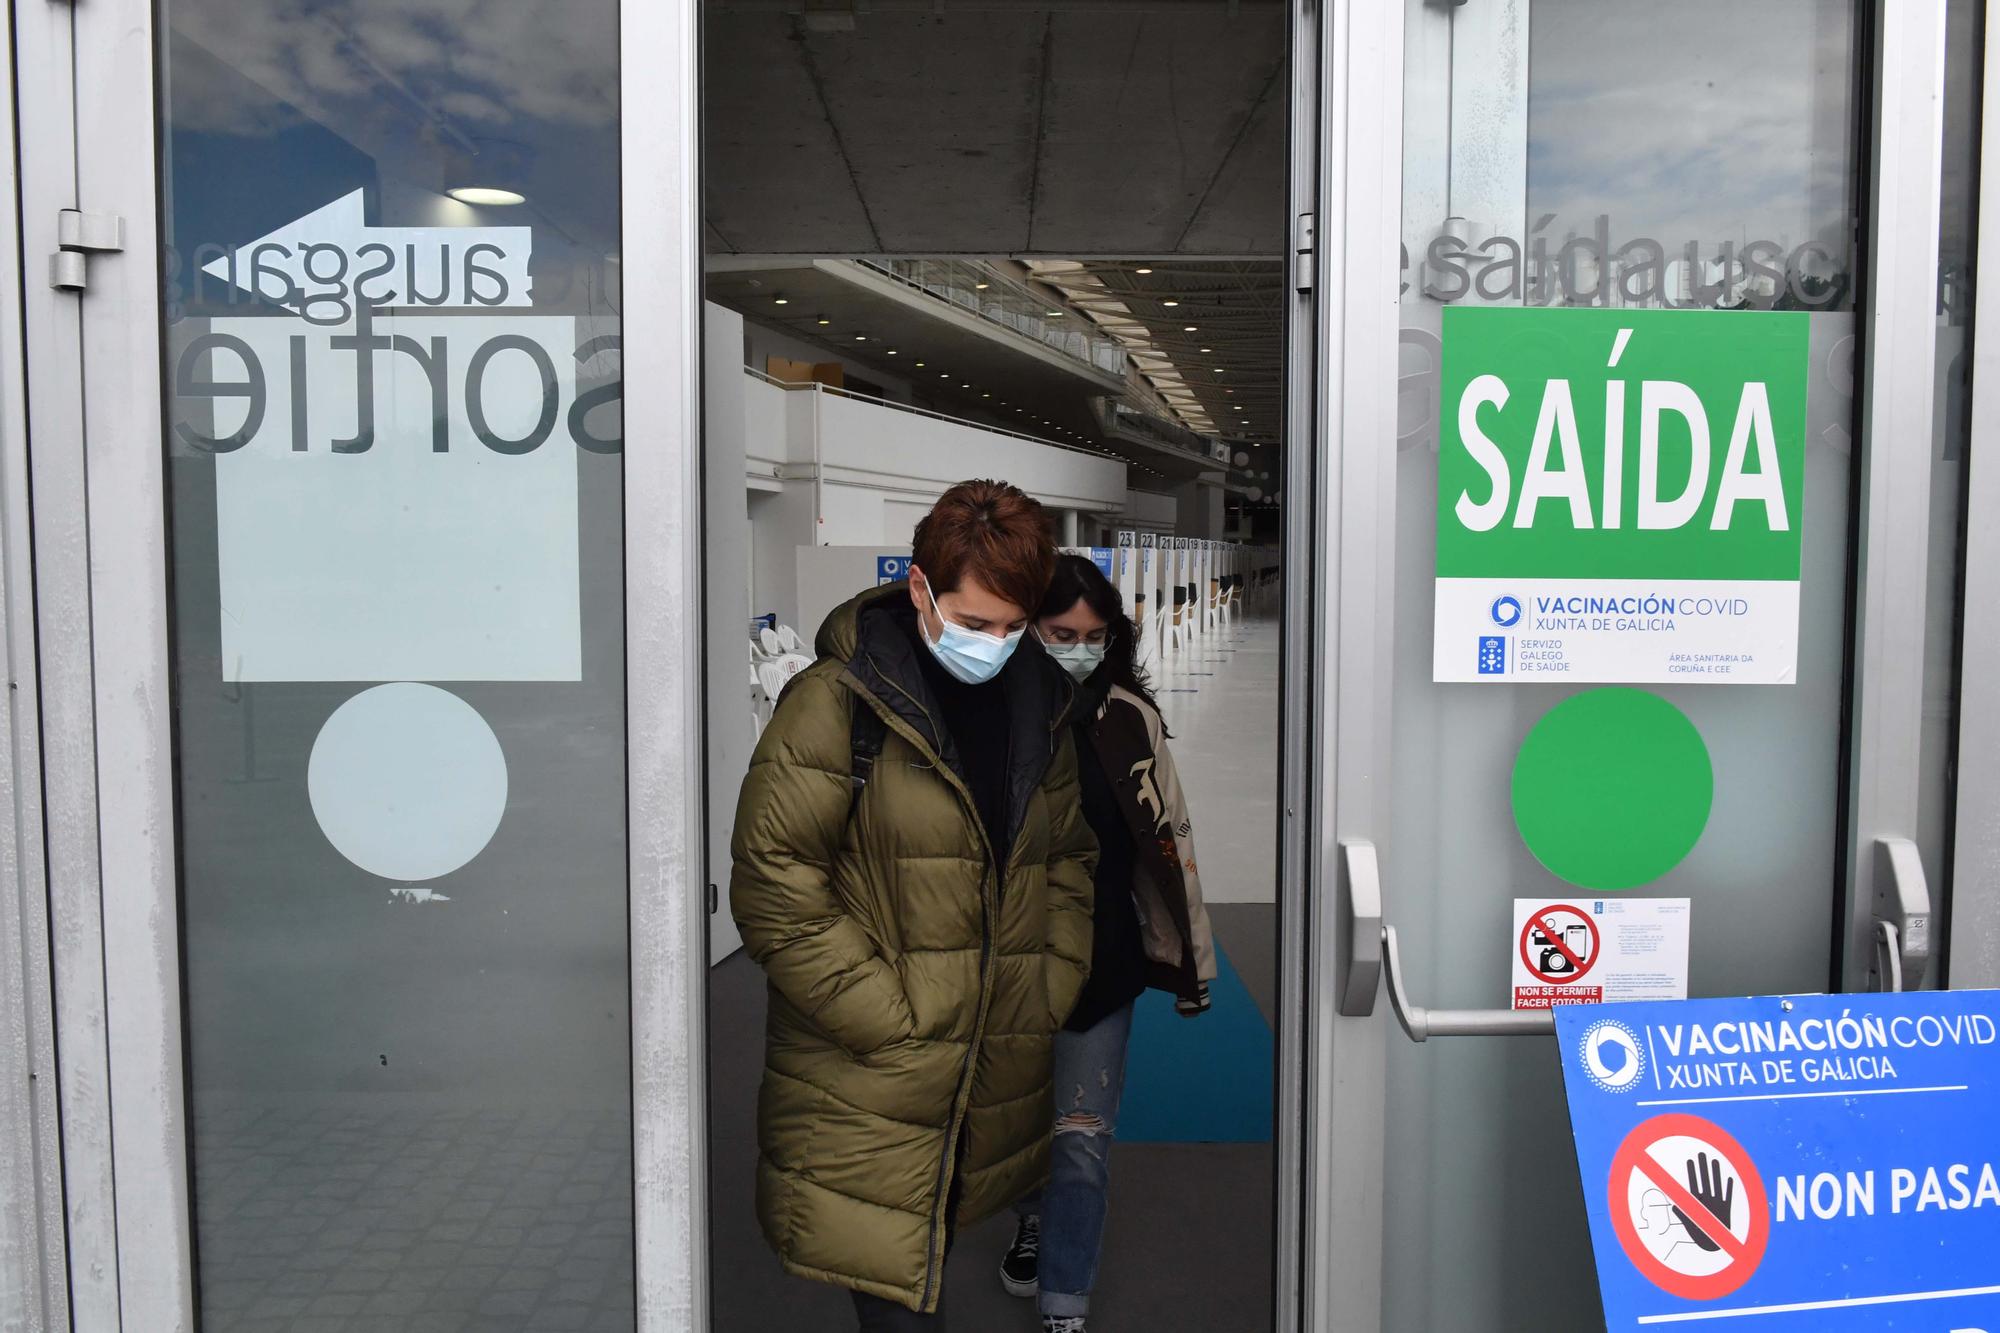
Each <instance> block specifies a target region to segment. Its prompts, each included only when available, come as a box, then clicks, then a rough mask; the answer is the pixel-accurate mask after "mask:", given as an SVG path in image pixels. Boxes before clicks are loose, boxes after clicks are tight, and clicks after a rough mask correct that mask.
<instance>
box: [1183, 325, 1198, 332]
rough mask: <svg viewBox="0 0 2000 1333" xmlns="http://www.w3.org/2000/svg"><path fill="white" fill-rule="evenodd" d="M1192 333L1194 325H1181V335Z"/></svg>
mask: <svg viewBox="0 0 2000 1333" xmlns="http://www.w3.org/2000/svg"><path fill="white" fill-rule="evenodd" d="M1194 331H1195V326H1194V325H1192V324H1183V325H1181V332H1182V333H1193V332H1194Z"/></svg>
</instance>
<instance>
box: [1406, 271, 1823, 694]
mask: <svg viewBox="0 0 2000 1333" xmlns="http://www.w3.org/2000/svg"><path fill="white" fill-rule="evenodd" d="M1807 320H1808V316H1807V315H1805V314H1804V313H1802V312H1784V311H1747V310H1742V311H1739V310H1729V311H1721V310H1574V309H1562V310H1534V309H1519V308H1491V307H1489V308H1477V307H1453V308H1450V309H1447V310H1446V311H1445V312H1444V330H1445V332H1444V355H1443V371H1442V379H1443V403H1442V422H1441V425H1442V427H1443V429H1442V432H1441V436H1442V441H1441V448H1440V454H1439V459H1438V538H1437V601H1436V623H1435V630H1436V637H1435V641H1434V642H1435V647H1434V650H1433V652H1434V657H1433V670H1432V675H1433V678H1434V679H1436V680H1439V681H1465V682H1503V681H1505V682H1523V681H1551V682H1562V681H1570V682H1630V683H1669V682H1672V683H1686V684H1698V683H1713V684H1744V683H1754V684H1781V683H1789V682H1791V681H1792V680H1793V678H1794V675H1795V672H1796V669H1797V662H1798V621H1799V552H1800V537H1799V530H1800V520H1801V518H1802V508H1803V499H1804V469H1805V431H1806V374H1807V338H1808V335H1809V330H1808V325H1807Z"/></svg>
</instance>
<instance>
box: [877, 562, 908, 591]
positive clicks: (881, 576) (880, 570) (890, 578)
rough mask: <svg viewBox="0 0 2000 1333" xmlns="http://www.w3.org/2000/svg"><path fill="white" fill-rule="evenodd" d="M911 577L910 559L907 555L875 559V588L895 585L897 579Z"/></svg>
mask: <svg viewBox="0 0 2000 1333" xmlns="http://www.w3.org/2000/svg"><path fill="white" fill-rule="evenodd" d="M908 577H910V557H909V556H907V555H878V556H876V557H875V586H876V587H878V588H879V587H881V586H882V585H883V584H885V583H894V582H895V581H896V580H897V579H906V578H908Z"/></svg>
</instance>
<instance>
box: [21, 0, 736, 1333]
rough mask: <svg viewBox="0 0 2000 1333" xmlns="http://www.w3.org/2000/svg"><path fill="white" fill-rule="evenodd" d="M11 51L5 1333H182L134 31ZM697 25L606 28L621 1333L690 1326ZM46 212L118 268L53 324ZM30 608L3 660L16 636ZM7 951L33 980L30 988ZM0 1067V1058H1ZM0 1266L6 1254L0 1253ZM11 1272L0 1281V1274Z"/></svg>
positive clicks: (158, 568)
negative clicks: (26, 1279)
mask: <svg viewBox="0 0 2000 1333" xmlns="http://www.w3.org/2000/svg"><path fill="white" fill-rule="evenodd" d="M11 21H12V24H13V27H12V33H11V37H12V51H11V54H12V57H13V58H12V60H11V62H10V68H11V71H12V77H13V81H14V87H13V91H14V93H15V95H16V99H17V101H16V105H17V106H18V107H19V109H20V111H21V113H22V116H23V119H25V120H26V121H27V123H29V124H30V125H32V126H33V127H34V130H33V133H32V134H21V135H19V136H18V137H16V136H13V135H11V133H10V136H9V138H10V143H11V144H13V146H16V147H17V148H18V160H19V168H20V173H19V177H18V179H17V180H16V181H15V182H14V183H15V186H16V193H15V203H16V206H17V210H18V215H19V221H20V236H19V243H20V249H19V250H18V252H17V253H19V254H20V255H22V256H23V267H22V268H21V269H19V270H16V271H15V272H14V273H13V274H12V275H11V277H13V278H15V279H18V282H19V293H20V296H21V298H22V299H21V302H20V305H19V309H20V311H21V321H20V326H19V328H18V329H13V328H10V329H8V330H7V331H6V332H4V333H0V357H4V360H5V365H4V366H0V562H4V563H0V611H4V614H5V617H6V619H5V621H4V622H0V628H5V629H8V630H11V631H13V632H11V633H9V634H8V635H7V641H6V647H7V651H8V655H9V666H10V672H11V673H12V674H11V677H10V679H11V680H12V682H13V684H14V686H15V689H14V690H13V691H12V694H11V700H10V702H11V705H12V712H11V715H0V745H4V746H7V747H8V748H9V749H10V750H11V754H10V757H11V759H12V761H13V762H12V767H11V772H10V776H11V778H12V780H13V784H14V785H13V790H12V791H11V792H9V793H8V796H9V797H10V798H11V799H10V800H7V801H4V802H0V858H8V864H9V867H10V868H11V870H12V871H13V878H14V880H15V887H17V888H18V890H19V892H18V894H15V893H12V892H11V891H10V896H9V899H8V901H7V903H6V904H4V905H0V947H5V948H6V949H7V950H8V956H9V960H10V962H11V960H12V958H13V957H14V956H15V951H16V950H17V949H18V950H20V951H21V956H23V957H25V958H28V959H29V960H30V962H31V966H30V967H29V968H28V969H27V972H26V974H25V975H24V977H23V979H22V985H21V986H19V987H18V988H17V987H15V986H14V985H13V976H14V973H13V972H12V970H0V978H4V979H6V981H7V984H8V989H7V991H6V993H4V994H0V1015H6V1014H11V1013H12V1012H14V1010H15V1009H16V1008H18V1009H20V1010H21V1011H22V1012H23V1014H24V1015H25V1016H26V1017H27V1018H28V1020H29V1023H28V1025H27V1026H26V1027H25V1028H24V1029H23V1031H24V1032H25V1033H26V1034H27V1042H28V1044H27V1046H26V1047H25V1048H23V1050H22V1055H21V1057H19V1058H25V1059H28V1060H30V1061H33V1062H34V1063H33V1065H32V1066H31V1067H34V1068H39V1067H41V1066H42V1064H43V1063H45V1062H46V1059H47V1056H48V1049H47V1048H48V1046H49V1044H50V1040H49V1038H50V1032H51V1031H53V1032H55V1033H58V1034H59V1035H60V1041H59V1042H57V1043H55V1060H56V1066H55V1074H56V1077H55V1078H53V1079H48V1080H40V1082H41V1084H42V1087H43V1088H46V1089H47V1091H46V1093H42V1094H41V1095H40V1096H39V1098H38V1099H35V1105H36V1107H37V1108H38V1111H39V1114H38V1116H37V1117H36V1118H34V1119H33V1120H32V1122H31V1124H30V1125H29V1126H28V1127H27V1128H26V1129H24V1131H23V1132H19V1133H13V1132H0V1161H4V1163H5V1164H4V1166H0V1179H5V1180H7V1181H8V1182H9V1188H10V1190H11V1189H12V1188H13V1182H14V1181H16V1180H23V1179H26V1176H24V1174H23V1173H24V1172H25V1173H27V1176H32V1177H33V1178H34V1180H36V1181H39V1182H40V1183H39V1191H40V1197H42V1198H43V1199H44V1201H45V1202H46V1203H47V1204H48V1208H47V1211H46V1216H45V1219H44V1224H43V1226H42V1227H41V1231H40V1234H39V1236H38V1237H37V1238H36V1239H35V1241H34V1242H33V1243H34V1245H36V1246H37V1247H38V1249H39V1259H40V1267H41V1269H42V1270H43V1276H42V1277H41V1278H40V1279H39V1280H37V1281H36V1282H35V1283H34V1288H35V1290H34V1293H33V1295H32V1297H31V1298H30V1299H32V1301H34V1302H35V1303H36V1304H37V1309H36V1310H35V1311H33V1312H31V1313H30V1315H29V1319H30V1322H28V1324H27V1327H28V1328H29V1329H34V1330H40V1329H43V1328H47V1329H50V1330H56V1329H64V1328H68V1327H71V1326H72V1324H73V1326H74V1327H77V1328H80V1329H88V1330H90V1333H111V1331H113V1330H118V1329H123V1330H125V1331H126V1333H188V1331H189V1330H191V1329H192V1328H193V1326H194V1308H195V1283H194V1273H193V1269H192V1259H193V1241H192V1216H191V1198H190V1192H189V1181H188V1157H187V1146H186V1145H187V1124H186V1094H185V1089H184V1087H183V1033H182V997H181V978H180V930H179V915H178V899H177V894H178V865H177V862H176V850H175V842H176V832H177V830H176V825H175V814H174V799H175V793H174V787H173V777H174V774H173V750H172V736H171V718H172V695H171V691H170V681H171V676H170V659H169V653H168V630H167V617H168V589H167V560H168V549H169V548H168V544H167V512H166V499H165V490H164V482H165V451H164V449H163V447H162V439H163V436H162V423H163V421H164V416H165V412H164V406H165V405H164V401H163V397H162V395H163V384H164V381H163V379H162V376H161V366H162V355H161V352H162V346H161V344H162V339H161V332H160V318H159V315H160V292H161V286H160V276H161V274H160V259H159V255H160V249H159V222H158V219H159V216H160V186H159V181H160V168H159V163H158V161H157V156H156V148H157V143H158V140H157V134H158V130H159V126H158V124H157V121H156V115H155V105H154V87H155V49H154V33H155V10H154V6H153V5H152V4H151V3H150V2H149V0H91V3H89V4H85V5H67V4H58V3H54V2H53V0H28V2H27V3H24V4H20V5H17V6H15V7H14V9H13V13H12V19H11ZM698 21H699V19H698V6H694V5H679V4H674V5H642V4H625V5H622V6H621V7H620V59H619V69H620V80H621V103H622V108H621V112H622V114H621V129H622V131H623V132H622V133H621V149H620V152H621V177H622V181H621V190H622V202H621V208H622V218H621V223H622V232H623V236H624V237H627V238H634V242H635V243H633V244H625V245H621V250H622V251H623V264H622V272H623V281H624V296H625V301H624V305H625V323H624V330H623V333H624V337H625V342H626V345H627V346H629V347H634V348H639V349H642V350H643V352H644V355H645V360H646V366H647V373H646V374H644V375H640V376H631V377H628V378H627V379H626V381H625V386H624V403H623V407H624V419H625V436H626V439H627V440H628V441H635V442H638V443H637V447H632V446H628V448H627V451H626V454H625V478H624V489H625V505H626V511H625V532H626V537H625V558H626V570H625V582H626V598H625V614H626V626H625V634H626V671H627V681H628V684H627V692H628V698H627V764H628V778H627V789H628V830H629V832H628V883H629V890H628V891H629V904H630V916H629V927H630V933H631V940H630V950H631V952H630V968H631V988H632V1096H633V1107H634V1116H633V1135H634V1143H633V1165H634V1196H635V1226H636V1235H637V1239H636V1256H635V1257H636V1264H637V1282H638V1286H637V1299H638V1327H639V1329H640V1330H641V1331H642V1333H667V1331H668V1330H673V1331H674V1333H679V1331H680V1330H691V1329H696V1328H702V1327H706V1324H707V1288H708V1273H707V1264H706V1259H705V1250H706V1232H707V1225H706V1211H707V1208H706V1203H707V1200H706V1187H705V1163H704V1159H705V1151H706V1149H705V1142H706V1140H705V1136H704V1134H703V1132H702V1131H703V1128H704V1126H705V1122H706V1114H705V1110H704V1102H705V1098H704V1088H703V1075H702V1069H703V1065H702V1050H703V1040H704V1037H703V1006H704V985H705V980H706V975H705V974H706V969H705V968H704V967H703V960H704V956H705V947H704V945H703V943H702V940H703V933H704V931H705V928H706V902H705V892H704V889H703V883H704V881H703V879H702V875H701V863H702V836H701V829H702V790H701V788H702V781H701V770H700V755H701V752H702V736H701V708H700V704H701V685H700V658H699V652H700V642H701V640H700V636H699V635H697V634H690V633H688V632H687V624H688V622H689V620H691V619H692V618H693V615H694V614H695V613H696V608H698V606H699V602H700V586H701V584H700V571H701V565H700V548H701V541H700V498H701V493H700V486H699V456H698V448H697V446H698V439H699V435H698V430H697V424H698V421H699V407H700V399H699V390H700V374H699V361H698V358H699V349H700V338H699V326H698V324H697V322H696V321H697V320H698V319H699V312H700V267H699V250H698V240H699V231H698V222H699V202H700V190H699V186H698V177H697V170H698V156H697V137H696V125H697V106H698V95H699V94H698V84H697V64H698V59H697V57H698V50H699V47H698V43H697V32H698V27H697V25H698ZM80 94H82V95H80ZM9 129H10V131H11V129H12V126H11V125H10V126H9ZM77 208H81V209H84V210H88V211H90V212H92V213H99V214H110V215H115V216H117V217H119V218H121V219H122V220H123V228H124V237H123V242H124V243H123V248H122V251H118V252H114V253H105V254H95V255H91V256H89V257H88V258H87V259H86V261H85V262H86V265H87V270H88V279H89V287H88V291H87V292H86V293H84V294H82V295H81V296H79V295H78V294H77V293H75V292H71V291H58V290H55V289H54V288H52V287H51V286H50V285H49V284H48V281H47V269H46V268H45V265H47V264H48V263H49V259H48V257H49V256H53V255H55V254H56V252H57V250H58V248H59V245H60V240H61V238H60V237H59V235H58V228H57V214H58V210H61V209H77ZM17 339H18V341H17ZM23 368H24V376H23V380H24V382H23V380H17V379H16V378H15V377H14V372H15V371H16V370H20V369H23ZM23 389H25V394H24V393H23ZM24 402H25V405H26V409H27V410H26V415H25V420H23V419H22V405H23V403H24ZM28 440H32V441H33V448H32V450H30V449H29V448H28V447H27V441H28ZM23 483H25V488H24V484H23ZM29 490H31V495H32V504H33V525H32V534H33V536H32V565H31V562H30V560H29V559H28V558H27V556H28V554H29V552H30V548H29V545H28V541H29V533H30V530H31V529H30V526H29V523H28V521H27V519H28V500H29ZM31 568H32V578H33V586H32V589H30V587H29V585H28V583H27V580H28V578H29V576H30V569H31ZM30 592H32V604H33V606H34V612H35V619H34V627H35V630H36V633H35V634H29V633H25V632H23V631H24V628H25V624H26V621H25V614H26V612H25V608H27V607H28V606H29V605H30ZM37 709H39V718H37ZM37 720H38V721H39V727H37V725H36V722H37ZM38 741H40V742H42V743H43V744H44V745H45V749H43V750H42V751H41V752H40V753H38V751H37V742H38ZM38 770H39V771H38ZM44 808H46V810H47V812H48V816H47V820H46V829H44V828H43V827H42V812H43V809H44ZM10 817H11V820H10ZM10 837H11V839H12V841H11V842H10V840H9V839H10ZM44 838H45V842H46V868H45V873H46V900H45V901H46V904H47V911H46V919H45V924H46V935H42V934H38V932H39V931H41V930H43V929H44V919H43V918H42V916H41V915H40V913H39V912H38V910H37V905H38V904H39V903H40V902H42V901H43V897H42V894H41V892H40V891H41V889H42V887H43V876H44V867H43V865H42V864H41V862H40V859H39V857H38V856H37V855H36V853H37V852H39V851H40V849H41V847H42V845H43V843H44ZM10 853H11V854H12V855H11V857H10V856H9V854H10ZM16 899H18V902H17V901H16ZM24 908H25V909H26V910H23V909H24ZM38 947H44V948H45V949H46V954H45V956H47V957H52V960H53V968H52V972H53V976H52V977H48V976H44V975H37V974H36V973H35V971H34V969H33V966H32V958H33V956H34V955H35V952H36V950H37V948H38ZM38 988H39V990H38ZM17 992H18V997H17ZM38 994H39V995H40V996H42V997H43V998H40V999H38V998H37V996H38ZM9 1030H10V1031H11V1028H10V1029H9ZM0 1056H6V1057H8V1059H9V1064H10V1067H12V1064H11V1062H12V1060H13V1059H14V1058H17V1057H16V1056H15V1055H14V1050H13V1048H12V1047H5V1046H0ZM57 1100H59V1102H60V1111H59V1119H60V1134H61V1145H62V1149H61V1157H60V1163H59V1168H60V1176H59V1177H58V1176H57V1175H56V1172H57V1170H58V1161H57V1157H56V1155H55V1153H54V1152H53V1151H52V1148H51V1145H52V1144H53V1143H54V1141H55V1133H54V1130H55V1119H56V1106H55V1103H56V1101H57ZM10 1121H11V1117H10ZM11 1127H12V1126H11V1123H10V1129H11ZM58 1209H60V1211H58ZM0 1242H6V1243H7V1244H8V1245H9V1246H16V1245H19V1244H20V1242H18V1241H16V1240H15V1238H14V1236H13V1235H12V1234H11V1233H7V1232H0ZM32 1267H33V1265H32V1264H28V1263H27V1262H26V1261H25V1260H21V1261H17V1259H16V1255H15V1251H14V1250H13V1249H11V1248H10V1249H6V1250H4V1251H0V1273H6V1274H11V1273H13V1272H14V1271H17V1270H19V1271H26V1270H27V1269H29V1268H32ZM65 1270H66V1271H65ZM10 1280H11V1278H10ZM65 1288H66V1290H65ZM24 1290H25V1289H24ZM65 1298H66V1299H67V1302H68V1308H67V1309H65V1308H64V1301H65ZM12 1313H13V1311H12V1310H11V1309H0V1315H11V1314H12Z"/></svg>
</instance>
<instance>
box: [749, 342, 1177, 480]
mask: <svg viewBox="0 0 2000 1333" xmlns="http://www.w3.org/2000/svg"><path fill="white" fill-rule="evenodd" d="M743 373H744V374H746V375H749V376H751V377H752V378H753V379H759V380H762V381H763V382H764V383H766V384H769V385H771V386H772V387H774V388H779V389H783V390H785V391H786V392H787V393H790V392H794V391H803V390H811V391H812V392H814V393H820V394H825V395H827V396H828V397H832V398H852V399H853V400H855V401H856V402H859V403H872V404H874V405H875V406H876V407H886V408H888V409H890V410H891V411H894V412H906V413H908V414H909V415H911V416H917V417H929V418H930V419H931V420H932V421H943V422H946V423H948V424H950V425H953V426H964V427H965V428H966V429H968V430H978V431H984V432H986V433H987V434H988V435H1005V436H1007V437H1008V438H1010V439H1015V440H1025V441H1027V442H1028V443H1029V444H1041V445H1046V446H1048V447H1049V448H1051V449H1063V450H1067V451H1068V452H1070V453H1073V454H1088V455H1089V456H1090V457H1092V458H1108V459H1110V460H1111V461H1112V462H1114V463H1125V464H1126V465H1127V466H1128V467H1142V466H1143V465H1142V464H1138V463H1130V462H1128V460H1126V459H1124V458H1122V457H1120V456H1119V455H1117V454H1115V453H1112V452H1111V451H1110V450H1108V449H1093V448H1091V447H1090V446H1089V445H1085V444H1065V443H1063V442H1062V441H1061V440H1050V439H1045V438H1043V437H1042V436H1040V435H1029V434H1027V433H1025V432H1023V431H1018V430H1009V429H1007V427H1005V426H995V425H992V424H990V423H988V422H984V421H974V420H972V419H971V418H969V417H955V416H951V415H950V414H948V413H944V412H934V411H932V410H931V409H930V408H928V407H915V406H912V405H911V404H909V403H899V402H897V401H896V400H894V399H893V398H883V397H880V396H879V395H876V394H872V393H861V392H858V391H856V390H854V389H843V388H839V387H837V386H835V385H831V384H821V383H820V382H819V381H818V380H807V381H800V380H781V379H778V378H776V377H774V376H772V375H768V374H766V373H764V372H763V371H761V370H759V369H757V367H755V366H745V367H743ZM1145 470H1146V471H1149V472H1150V471H1152V470H1153V469H1151V468H1146V469H1145Z"/></svg>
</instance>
